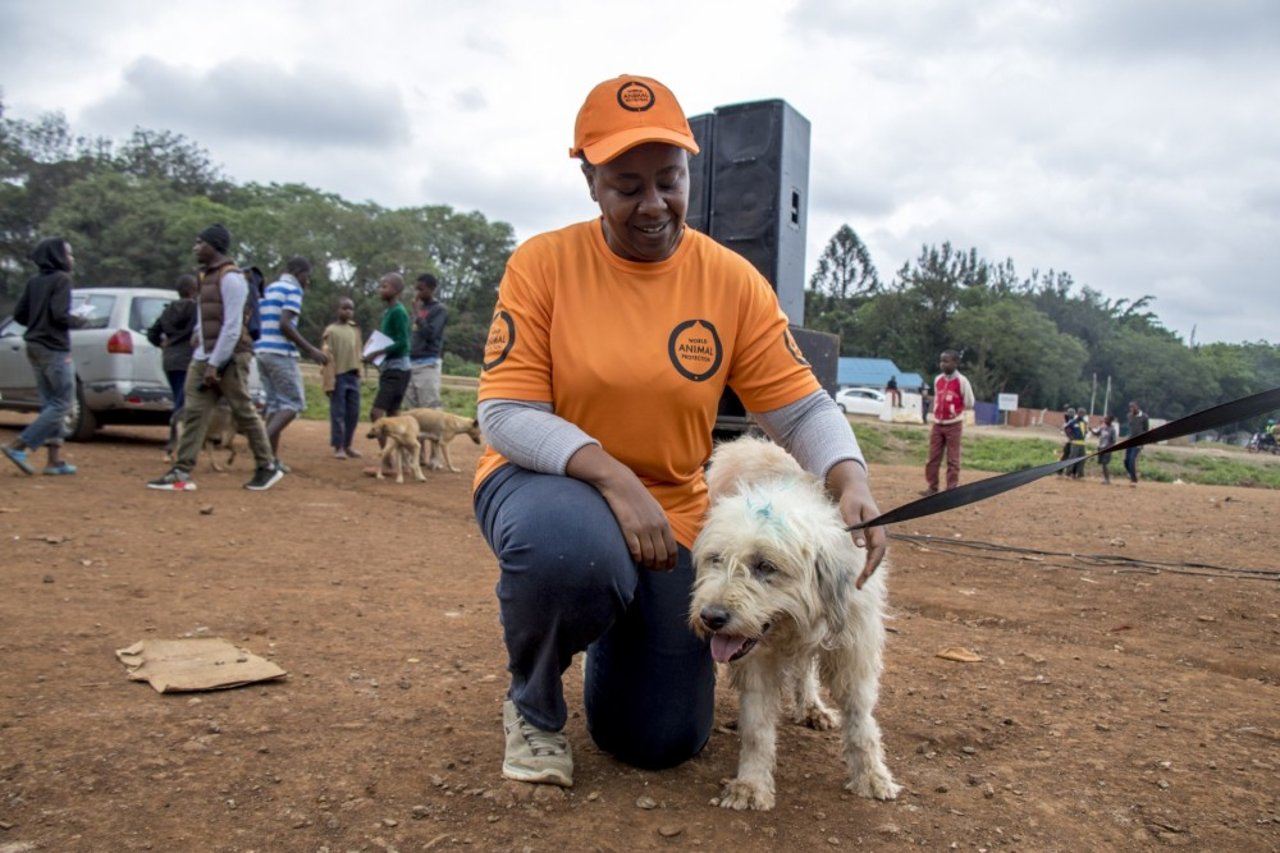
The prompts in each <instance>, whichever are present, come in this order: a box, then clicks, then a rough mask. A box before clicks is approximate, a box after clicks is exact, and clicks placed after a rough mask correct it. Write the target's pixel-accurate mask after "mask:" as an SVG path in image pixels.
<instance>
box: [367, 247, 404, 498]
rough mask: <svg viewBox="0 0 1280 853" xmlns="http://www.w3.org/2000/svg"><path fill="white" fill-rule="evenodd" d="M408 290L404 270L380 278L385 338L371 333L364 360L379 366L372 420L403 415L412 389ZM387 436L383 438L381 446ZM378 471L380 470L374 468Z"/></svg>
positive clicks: (370, 415)
mask: <svg viewBox="0 0 1280 853" xmlns="http://www.w3.org/2000/svg"><path fill="white" fill-rule="evenodd" d="M403 292H404V277H403V276H402V275H400V273H396V272H389V273H387V274H386V275H384V276H383V277H382V278H380V279H378V297H379V298H380V299H382V303H383V304H384V305H386V306H387V310H386V311H384V312H383V313H382V322H381V323H380V324H379V326H378V332H381V333H382V334H383V335H384V336H385V339H383V338H378V337H377V334H378V332H375V333H374V334H373V335H372V336H370V345H368V346H366V347H365V353H364V360H365V361H367V362H370V363H371V364H376V365H377V366H378V393H377V394H376V395H375V396H374V398H373V407H372V408H371V409H370V410H369V420H370V421H377V420H378V418H381V417H383V416H384V415H398V414H400V404H401V403H403V402H404V394H405V391H407V390H408V388H409V376H410V372H409V371H410V366H409V329H410V325H411V324H410V322H409V311H408V309H406V308H405V307H404V305H402V304H401V302H400V294H401V293H403ZM385 440H386V439H384V438H379V439H378V446H379V447H381V446H382V443H383V442H384V441H385ZM374 473H375V474H376V473H377V470H376V469H375V470H374Z"/></svg>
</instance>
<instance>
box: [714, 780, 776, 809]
mask: <svg viewBox="0 0 1280 853" xmlns="http://www.w3.org/2000/svg"><path fill="white" fill-rule="evenodd" d="M720 808H722V809H733V810H734V811H742V810H743V809H754V810H755V811H758V812H767V811H769V810H771V809H772V808H773V791H771V790H769V789H768V788H767V787H765V786H764V785H759V784H756V783H753V782H748V781H746V780H744V779H730V780H729V781H728V782H726V783H725V786H724V790H723V791H721V792H720Z"/></svg>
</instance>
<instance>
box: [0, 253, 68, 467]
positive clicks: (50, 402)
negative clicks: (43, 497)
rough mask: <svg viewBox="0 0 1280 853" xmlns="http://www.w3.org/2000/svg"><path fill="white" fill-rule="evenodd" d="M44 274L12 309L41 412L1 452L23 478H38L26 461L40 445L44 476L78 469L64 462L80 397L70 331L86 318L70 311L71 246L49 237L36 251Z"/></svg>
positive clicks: (31, 282) (35, 257) (35, 278)
mask: <svg viewBox="0 0 1280 853" xmlns="http://www.w3.org/2000/svg"><path fill="white" fill-rule="evenodd" d="M31 260H32V261H34V262H35V264H36V266H37V267H38V268H39V269H40V272H39V273H38V274H37V275H35V276H33V277H32V278H30V279H29V280H28V281H27V284H26V287H24V288H23V289H22V295H21V296H20V297H18V304H17V306H16V307H15V308H14V309H13V318H14V319H15V320H17V321H18V322H19V323H21V324H22V325H24V326H26V327H27V331H26V332H25V333H24V334H23V336H22V337H23V340H25V341H26V342H27V360H28V361H30V362H31V370H32V372H33V373H35V377H36V391H37V393H38V394H39V395H40V414H39V415H37V416H36V419H35V420H34V421H32V422H31V423H30V424H28V425H27V428H26V429H24V430H23V431H22V432H21V433H19V434H18V437H17V438H16V439H14V440H13V441H12V442H11V443H10V444H8V445H6V446H4V447H0V452H2V453H4V455H5V456H6V457H8V459H9V461H10V462H12V463H13V464H14V465H16V466H18V468H19V469H21V470H22V472H23V473H24V474H34V473H35V472H36V469H35V466H34V465H32V464H31V461H30V460H29V459H28V458H27V457H28V455H29V454H30V453H31V452H32V451H35V450H39V449H40V448H41V447H44V448H46V451H47V453H48V454H49V461H48V464H47V465H46V466H45V469H44V473H46V474H49V475H55V476H56V475H65V474H74V473H75V472H76V466H74V465H72V464H71V463H70V462H67V461H66V460H64V459H63V458H62V439H63V437H64V431H65V423H66V418H67V414H68V413H69V412H70V411H71V406H72V403H73V401H74V399H75V393H76V373H75V367H74V366H73V365H72V362H71V330H72V329H76V328H80V327H81V326H83V325H84V320H83V319H81V318H80V317H77V316H76V315H74V314H72V313H71V272H72V271H73V270H74V269H75V256H74V255H73V254H72V253H71V244H70V243H68V242H67V241H66V240H64V239H62V238H61V237H48V238H46V239H44V240H41V241H40V242H39V243H37V244H36V248H35V251H33V252H32V253H31Z"/></svg>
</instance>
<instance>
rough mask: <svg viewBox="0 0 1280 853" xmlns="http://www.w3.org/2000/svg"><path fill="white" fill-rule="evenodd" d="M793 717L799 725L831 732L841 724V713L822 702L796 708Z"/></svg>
mask: <svg viewBox="0 0 1280 853" xmlns="http://www.w3.org/2000/svg"><path fill="white" fill-rule="evenodd" d="M792 719H793V720H795V722H796V724H797V725H801V726H805V727H806V728H810V729H814V730H816V731H820V732H829V731H831V730H832V729H834V728H836V727H837V726H839V725H840V715H839V714H838V713H836V711H834V710H833V709H831V708H828V707H827V706H826V705H823V704H822V703H820V702H819V703H814V704H812V705H805V706H803V707H800V708H796V711H795V714H794V715H793V716H792Z"/></svg>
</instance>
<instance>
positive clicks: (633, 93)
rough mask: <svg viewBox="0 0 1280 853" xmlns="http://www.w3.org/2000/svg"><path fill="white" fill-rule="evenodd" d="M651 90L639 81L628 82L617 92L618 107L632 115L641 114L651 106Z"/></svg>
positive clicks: (652, 98) (652, 99)
mask: <svg viewBox="0 0 1280 853" xmlns="http://www.w3.org/2000/svg"><path fill="white" fill-rule="evenodd" d="M654 101H655V98H654V95H653V90H652V89H650V88H649V87H648V86H646V85H645V84H644V83H641V82H640V81H639V80H628V81H627V82H625V83H623V84H622V88H620V89H619V90H618V106H620V107H622V108H623V109H624V110H630V111H631V112H633V113H642V112H644V111H645V110H647V109H649V108H650V107H652V106H653V104H654Z"/></svg>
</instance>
